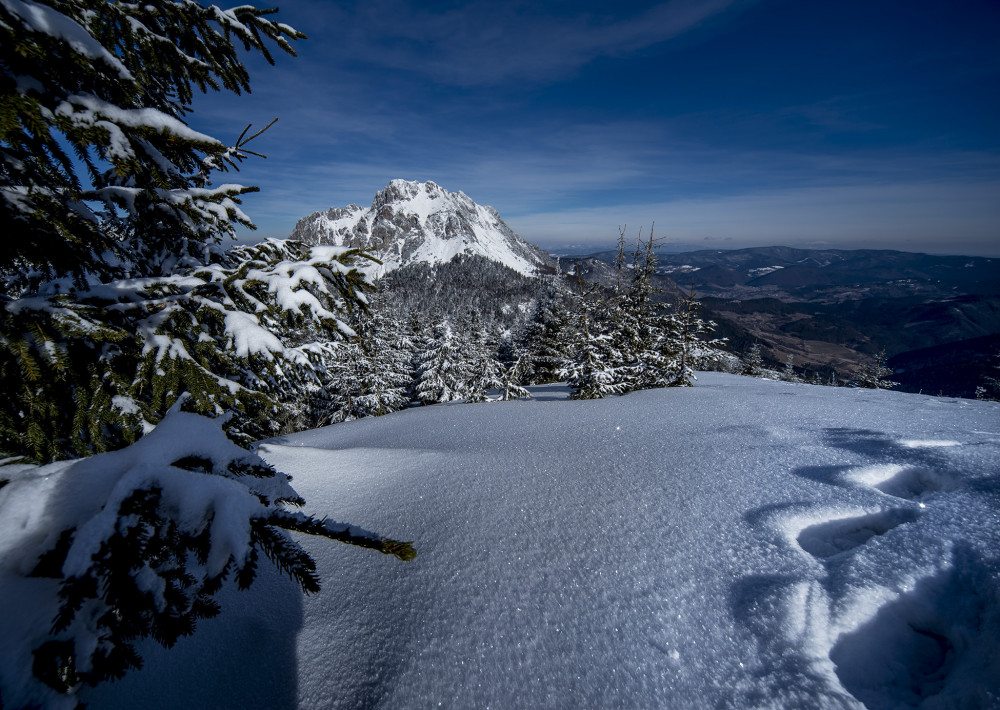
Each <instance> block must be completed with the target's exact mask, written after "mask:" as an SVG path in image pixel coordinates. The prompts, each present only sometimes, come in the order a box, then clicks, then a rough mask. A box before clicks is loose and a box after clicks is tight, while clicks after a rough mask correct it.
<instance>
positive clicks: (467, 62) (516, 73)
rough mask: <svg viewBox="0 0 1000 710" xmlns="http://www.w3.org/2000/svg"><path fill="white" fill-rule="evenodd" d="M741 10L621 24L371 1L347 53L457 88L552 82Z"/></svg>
mask: <svg viewBox="0 0 1000 710" xmlns="http://www.w3.org/2000/svg"><path fill="white" fill-rule="evenodd" d="M736 4H737V3H736V0H671V1H670V2H666V3H661V4H658V5H655V6H654V7H651V8H649V9H647V10H645V11H643V12H640V13H636V14H633V15H630V16H625V17H622V16H621V15H620V14H615V15H612V14H610V13H594V12H584V11H579V12H576V13H573V14H567V13H566V12H565V11H563V12H560V13H558V14H556V13H554V12H547V11H546V7H545V5H544V4H542V3H527V2H512V3H489V2H474V3H469V4H463V5H462V6H461V7H457V8H452V9H449V10H445V11H438V12H435V11H431V10H426V9H423V8H421V7H419V6H418V5H417V4H415V3H412V2H407V1H406V0H374V1H372V0H369V1H368V2H365V3H363V4H359V5H358V6H356V9H355V10H354V13H353V14H351V15H345V16H344V17H343V25H344V26H345V27H350V28H351V30H350V31H349V32H348V33H347V34H346V36H345V37H344V38H343V40H344V41H345V46H344V48H345V51H344V54H345V55H346V56H351V57H354V58H357V59H363V60H364V61H367V62H371V63H374V64H377V65H381V66H385V67H390V68H393V69H404V70H407V71H413V72H418V73H421V74H425V75H429V76H431V77H433V78H434V79H436V80H437V81H440V82H444V83H449V84H455V85H458V86H479V85H488V84H496V83H500V82H504V81H514V80H517V81H549V80H552V79H557V78H560V77H563V76H565V75H567V74H568V73H571V72H573V71H574V70H576V69H577V68H579V67H580V66H582V65H584V64H586V63H588V62H590V61H593V60H594V59H596V58H598V57H603V56H618V55H622V54H625V53H631V52H637V51H641V50H643V49H645V48H647V47H649V46H651V45H654V44H657V43H659V42H664V41H667V40H670V39H673V38H676V37H679V36H680V35H682V34H685V33H686V32H689V31H690V30H692V29H694V28H696V27H698V26H699V25H701V24H702V23H704V22H706V21H707V20H709V19H710V18H712V17H714V16H716V15H719V14H721V13H723V12H725V11H727V10H730V9H731V8H733V7H734V5H736ZM743 4H745V3H743ZM563 10H565V8H563Z"/></svg>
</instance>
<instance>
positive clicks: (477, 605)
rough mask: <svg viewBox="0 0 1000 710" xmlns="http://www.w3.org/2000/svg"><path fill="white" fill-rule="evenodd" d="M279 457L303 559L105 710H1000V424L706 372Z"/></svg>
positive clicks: (298, 438) (999, 414) (333, 432)
mask: <svg viewBox="0 0 1000 710" xmlns="http://www.w3.org/2000/svg"><path fill="white" fill-rule="evenodd" d="M700 378H701V379H700V380H699V382H698V383H697V385H696V386H695V387H693V388H686V389H671V390H655V391H646V392H638V393H633V394H631V395H628V396H625V397H620V398H613V399H609V400H603V401H590V402H573V401H564V399H563V398H564V396H565V393H564V392H560V391H559V390H558V388H552V387H549V388H544V389H541V390H537V389H536V399H535V400H534V401H529V402H508V403H496V404H482V405H466V404H457V405H446V406H436V407H423V408H419V409H415V410H407V411H404V412H399V413H397V414H392V415H389V416H386V417H381V418H377V419H365V420H360V421H355V422H350V423H348V424H338V425H335V426H332V427H328V428H325V429H318V430H315V431H309V432H304V433H302V434H298V435H295V436H289V437H286V438H284V439H280V440H274V441H271V442H267V443H266V444H264V445H262V446H261V451H262V452H263V454H264V456H265V457H266V458H267V459H268V460H269V461H271V462H272V463H274V464H275V465H277V466H278V467H279V468H280V469H282V470H284V471H287V472H288V473H290V474H292V475H293V476H294V479H295V480H294V481H293V485H295V487H296V488H297V489H298V490H299V491H300V492H301V493H303V494H304V495H305V497H306V498H307V499H308V500H309V506H308V507H309V509H310V510H311V511H313V512H317V513H329V514H330V515H332V516H334V517H337V518H340V519H346V520H351V521H353V522H355V523H357V524H359V525H364V526H365V527H367V528H369V529H373V530H377V531H379V532H380V533H382V534H385V535H389V536H392V537H396V538H401V539H407V540H414V541H415V543H416V546H417V548H418V550H419V557H417V559H416V560H415V561H414V562H412V563H401V562H398V561H396V560H393V559H388V558H385V557H381V556H379V555H375V554H372V553H370V552H369V551H366V550H360V549H357V548H350V547H345V546H343V545H336V544H330V543H325V542H323V541H313V540H306V541H304V542H305V544H306V545H307V546H308V547H309V549H310V551H311V552H312V554H313V555H315V556H316V558H317V560H318V562H319V572H320V574H321V576H322V579H323V585H324V589H323V591H322V592H321V593H320V594H318V595H316V596H313V597H309V598H306V599H304V600H303V598H302V597H301V595H299V594H298V593H297V592H296V590H295V588H294V586H293V585H292V584H291V583H289V582H286V581H285V580H282V579H281V578H279V577H277V576H276V575H275V574H274V573H272V572H270V571H269V572H268V573H267V576H266V577H265V578H264V579H263V580H262V581H261V585H260V586H259V587H257V588H254V589H252V590H251V591H250V592H248V593H239V592H236V591H234V590H227V591H226V592H225V594H226V598H225V599H223V604H224V606H225V607H226V611H225V612H224V613H223V615H222V616H221V617H220V618H217V619H213V620H210V621H208V622H205V623H203V625H202V629H201V630H199V632H198V634H197V635H196V636H195V637H193V638H191V639H184V640H182V641H181V642H180V643H179V644H178V646H177V647H176V648H175V649H174V650H173V651H169V652H162V651H159V650H157V649H156V648H155V647H154V646H152V645H149V644H147V646H146V647H145V648H146V650H145V651H144V655H145V656H146V667H145V669H144V670H142V671H141V672H136V673H133V674H131V675H129V676H127V677H126V678H125V679H124V680H123V681H120V682H118V683H116V684H113V685H108V686H106V687H103V688H99V689H97V690H95V691H91V690H87V691H85V694H84V697H83V698H82V699H83V700H85V701H88V702H89V703H90V706H91V707H101V708H113V707H119V708H135V707H143V708H149V709H152V708H167V707H184V706H188V707H244V708H249V707H268V708H292V707H300V708H317V709H318V708H361V707H364V708H393V709H405V708H428V707H449V708H485V707H493V708H610V707H616V708H617V707H623V708H706V707H716V708H749V707H754V708H761V707H770V708H796V709H798V708H858V709H860V708H864V707H868V708H899V707H905V708H910V707H922V708H959V707H962V708H997V707H1000V641H998V639H1000V593H998V589H1000V404H996V403H988V402H975V401H970V400H949V399H940V398H933V397H925V396H919V395H910V394H901V393H896V392H885V391H873V390H853V389H834V388H826V387H816V386H809V385H799V384H785V383H777V382H769V381H765V380H757V379H750V378H743V377H737V376H733V375H719V374H703V375H701V376H700Z"/></svg>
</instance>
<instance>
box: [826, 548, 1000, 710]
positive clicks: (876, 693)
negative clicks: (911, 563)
mask: <svg viewBox="0 0 1000 710" xmlns="http://www.w3.org/2000/svg"><path fill="white" fill-rule="evenodd" d="M954 556H955V558H956V559H955V560H953V564H952V566H950V567H949V568H946V569H944V570H942V571H939V572H937V573H936V574H932V575H930V576H927V577H924V578H923V579H921V580H919V581H918V582H917V583H916V584H915V585H914V586H913V587H912V589H911V591H909V592H908V593H905V594H902V595H900V596H898V597H897V598H896V599H894V600H892V601H890V602H888V603H885V604H883V605H881V606H874V608H873V609H872V611H871V613H870V615H867V617H866V620H865V621H863V622H861V623H860V624H859V625H858V626H856V627H855V628H854V629H853V630H851V631H848V632H847V633H844V634H842V635H841V636H840V637H839V638H838V639H837V641H836V643H835V644H834V645H833V647H832V648H831V650H830V660H831V661H833V664H834V667H835V670H836V673H837V677H838V678H839V680H840V682H841V684H842V685H843V686H844V688H845V689H846V690H847V691H848V692H850V693H851V694H852V695H853V696H854V697H856V698H857V699H858V700H860V701H861V702H862V703H863V704H864V705H865V707H866V708H869V709H870V710H875V709H877V708H898V707H916V706H923V703H924V701H927V700H929V699H930V698H933V696H935V695H942V697H947V698H948V700H947V702H945V701H944V700H942V702H941V703H940V704H938V705H934V707H969V708H979V707H982V708H986V707H995V705H994V704H993V703H994V702H995V701H997V700H1000V674H998V673H997V672H996V671H997V669H998V665H1000V664H998V658H997V655H996V640H995V633H996V628H997V623H998V621H1000V608H998V599H997V597H996V593H995V584H996V581H997V580H996V576H995V571H991V570H990V569H989V567H988V566H987V565H985V564H984V563H983V561H982V560H980V559H979V558H978V557H977V556H976V555H975V553H972V552H970V551H968V550H966V549H963V548H961V547H959V548H957V549H956V550H955V553H954ZM970 681H971V682H970ZM945 690H947V691H948V692H947V693H944V691H945Z"/></svg>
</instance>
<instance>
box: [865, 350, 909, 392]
mask: <svg viewBox="0 0 1000 710" xmlns="http://www.w3.org/2000/svg"><path fill="white" fill-rule="evenodd" d="M885 361H886V354H885V348H883V349H882V350H879V351H878V352H877V353H876V354H875V357H873V358H872V361H871V362H870V363H867V364H866V365H864V366H863V367H862V368H861V369H860V370H858V373H857V383H858V386H859V387H867V388H869V389H879V390H888V389H892V388H893V387H895V386H896V385H898V384H899V383H898V382H893V381H892V380H890V379H889V376H890V375H892V368H891V367H886V364H885Z"/></svg>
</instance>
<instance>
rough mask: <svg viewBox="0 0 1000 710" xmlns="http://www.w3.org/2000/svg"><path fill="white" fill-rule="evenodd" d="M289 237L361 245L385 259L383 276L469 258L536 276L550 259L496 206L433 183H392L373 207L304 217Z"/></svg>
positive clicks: (375, 201)
mask: <svg viewBox="0 0 1000 710" xmlns="http://www.w3.org/2000/svg"><path fill="white" fill-rule="evenodd" d="M290 238H292V239H299V240H302V241H304V242H306V243H308V244H335V245H338V246H353V247H362V248H364V249H367V250H369V251H370V252H372V253H373V254H374V255H375V256H377V257H378V258H379V259H381V260H382V262H383V266H382V267H381V270H382V271H383V272H385V271H392V270H394V269H398V268H400V267H402V266H406V265H408V264H411V263H415V262H425V263H429V264H437V263H443V262H447V261H450V260H451V259H452V258H453V257H455V256H457V255H459V254H467V255H472V256H482V257H485V258H487V259H490V260H491V261H496V262H498V263H501V264H504V265H505V266H508V267H510V268H511V269H514V270H515V271H518V272H520V273H522V274H525V275H531V274H534V273H536V272H537V270H538V268H539V267H540V266H541V265H543V264H544V263H546V262H547V261H548V259H549V257H548V255H547V254H546V253H545V252H543V251H542V250H540V249H539V248H538V247H535V246H533V245H531V244H529V243H528V242H526V241H524V240H523V239H522V238H521V237H519V236H518V235H517V234H515V233H514V231H513V230H512V229H511V228H510V227H509V226H507V224H506V223H505V222H504V221H503V220H502V219H501V218H500V215H499V214H498V213H497V211H496V210H494V209H493V208H492V207H485V206H482V205H478V204H476V202H474V201H473V200H472V199H471V198H470V197H469V196H468V195H466V194H465V193H464V192H449V191H448V190H445V189H444V188H442V187H441V186H440V185H437V184H436V183H433V182H430V181H427V182H417V181H408V180H398V179H397V180H392V181H391V182H390V183H389V184H388V185H387V186H386V187H384V188H383V189H381V190H379V191H378V192H377V193H376V194H375V198H374V199H373V200H372V204H371V206H370V207H368V208H362V207H358V206H357V205H349V206H347V207H344V208H335V207H331V208H330V209H328V210H326V211H324V212H316V213H314V214H311V215H309V216H308V217H304V218H302V219H300V220H299V221H298V223H297V224H296V225H295V229H294V230H293V231H292V234H291V235H290Z"/></svg>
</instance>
